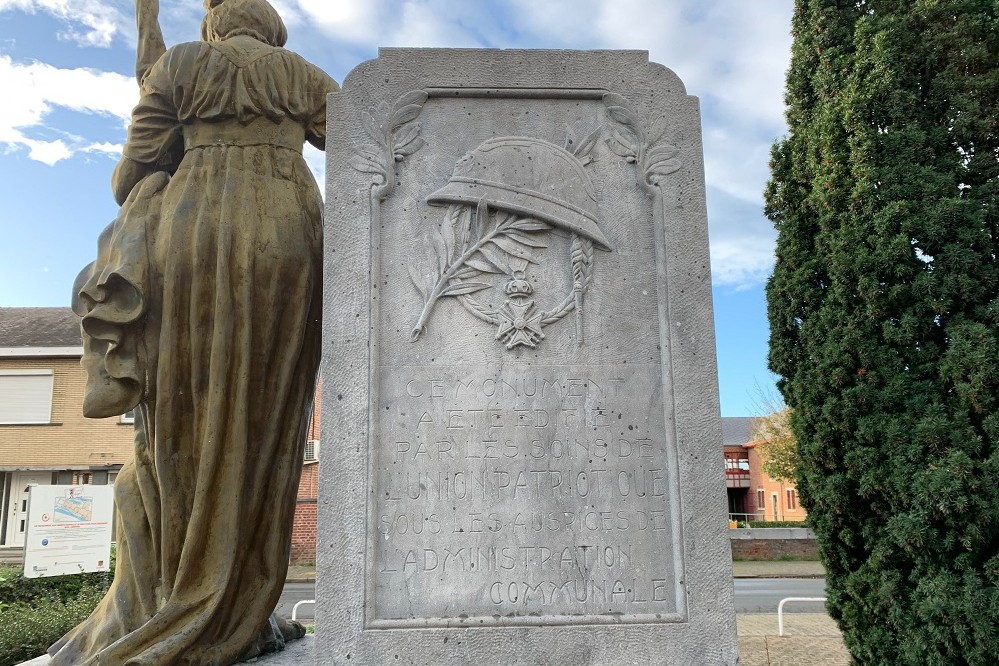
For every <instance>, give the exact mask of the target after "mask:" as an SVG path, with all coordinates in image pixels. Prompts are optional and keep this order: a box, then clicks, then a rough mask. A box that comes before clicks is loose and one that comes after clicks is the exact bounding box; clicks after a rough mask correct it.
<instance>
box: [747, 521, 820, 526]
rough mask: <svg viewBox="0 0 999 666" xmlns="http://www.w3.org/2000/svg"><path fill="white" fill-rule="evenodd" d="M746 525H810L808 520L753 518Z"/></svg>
mask: <svg viewBox="0 0 999 666" xmlns="http://www.w3.org/2000/svg"><path fill="white" fill-rule="evenodd" d="M744 527H752V528H766V527H808V522H807V521H804V520H751V521H749V522H748V523H746V524H745V525H744Z"/></svg>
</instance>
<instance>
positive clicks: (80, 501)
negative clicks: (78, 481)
mask: <svg viewBox="0 0 999 666" xmlns="http://www.w3.org/2000/svg"><path fill="white" fill-rule="evenodd" d="M74 490H76V489H75V488H74V489H73V490H70V491H68V493H72V492H73V491H74ZM53 513H54V514H55V519H54V522H57V523H86V522H90V521H91V520H93V517H94V498H93V497H73V496H69V497H58V498H56V501H55V507H54V510H53Z"/></svg>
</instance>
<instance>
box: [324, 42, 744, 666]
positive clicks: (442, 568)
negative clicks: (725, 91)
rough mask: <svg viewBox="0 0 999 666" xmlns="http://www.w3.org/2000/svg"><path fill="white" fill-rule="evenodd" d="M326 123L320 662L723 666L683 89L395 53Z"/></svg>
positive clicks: (717, 453)
mask: <svg viewBox="0 0 999 666" xmlns="http://www.w3.org/2000/svg"><path fill="white" fill-rule="evenodd" d="M329 114H330V115H329V143H328V151H327V154H328V156H329V158H328V159H329V162H328V170H327V174H328V179H329V182H328V189H327V221H326V310H325V317H326V320H325V324H324V325H325V333H326V336H325V345H326V347H325V351H324V356H325V362H324V390H323V397H324V400H325V404H324V410H323V416H324V423H323V437H324V444H323V447H322V451H323V463H322V479H321V490H320V495H321V506H320V525H319V528H320V536H319V553H318V566H319V571H318V577H319V579H318V590H317V594H318V598H319V608H318V612H317V617H318V618H319V625H318V631H317V635H318V641H319V649H318V650H317V661H318V662H319V663H323V664H325V663H330V664H332V663H337V664H340V663H342V664H386V663H408V664H467V663H476V664H497V665H499V664H503V665H507V664H565V665H578V664H633V663H642V664H646V663H647V664H677V665H679V664H683V665H684V666H689V665H691V664H712V665H713V664H734V663H735V660H736V644H735V617H734V610H733V601H732V580H731V564H730V551H729V545H728V539H727V526H726V522H725V513H724V512H725V491H724V481H723V464H722V455H721V445H720V421H719V414H718V397H717V383H716V367H715V357H714V335H713V328H712V326H713V324H712V315H711V294H710V269H709V265H708V251H707V224H706V217H705V209H704V176H703V167H702V157H701V145H700V122H699V117H698V106H697V101H696V99H695V98H693V97H689V96H687V95H686V92H685V90H684V88H683V85H682V83H681V82H680V81H679V79H677V77H676V76H675V75H674V74H673V73H672V72H670V71H669V70H667V69H666V68H664V67H662V66H660V65H656V64H652V63H649V62H648V58H647V55H646V54H645V53H644V52H633V51H624V52H606V51H601V52H571V51H477V50H433V49H419V50H417V49H384V50H382V51H381V52H380V54H379V58H378V59H377V60H373V61H370V62H367V63H364V64H362V65H360V66H359V67H358V68H357V69H355V70H354V71H353V72H352V73H351V74H350V75H349V76H348V77H347V79H346V81H345V82H344V86H343V90H342V92H340V93H338V94H335V95H333V96H331V98H330V109H329Z"/></svg>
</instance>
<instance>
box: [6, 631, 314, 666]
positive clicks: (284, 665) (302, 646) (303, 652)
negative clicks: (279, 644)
mask: <svg viewBox="0 0 999 666" xmlns="http://www.w3.org/2000/svg"><path fill="white" fill-rule="evenodd" d="M315 639H316V637H315V636H314V635H313V634H306V635H305V637H304V638H300V639H298V640H297V641H291V642H289V643H288V647H286V648H285V649H284V651H283V652H275V653H274V654H268V655H264V656H263V657H257V658H255V659H251V660H250V661H247V662H243V663H246V664H260V665H261V666H306V665H307V664H314V663H316V657H315V650H316V648H315V644H316V640H315ZM49 661H51V657H49V656H48V655H43V656H41V657H38V658H36V659H32V660H31V661H25V662H21V663H20V664H18V665H17V666H46V665H47V664H48V663H49Z"/></svg>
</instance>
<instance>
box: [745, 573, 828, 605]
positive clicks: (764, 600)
mask: <svg viewBox="0 0 999 666" xmlns="http://www.w3.org/2000/svg"><path fill="white" fill-rule="evenodd" d="M824 596H826V582H825V581H824V580H823V579H821V578H736V579H735V612H736V613H776V612H777V604H779V603H780V600H781V599H784V598H786V597H824ZM784 612H786V613H824V612H825V606H824V605H823V604H822V603H808V602H790V603H788V604H786V605H785V606H784Z"/></svg>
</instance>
